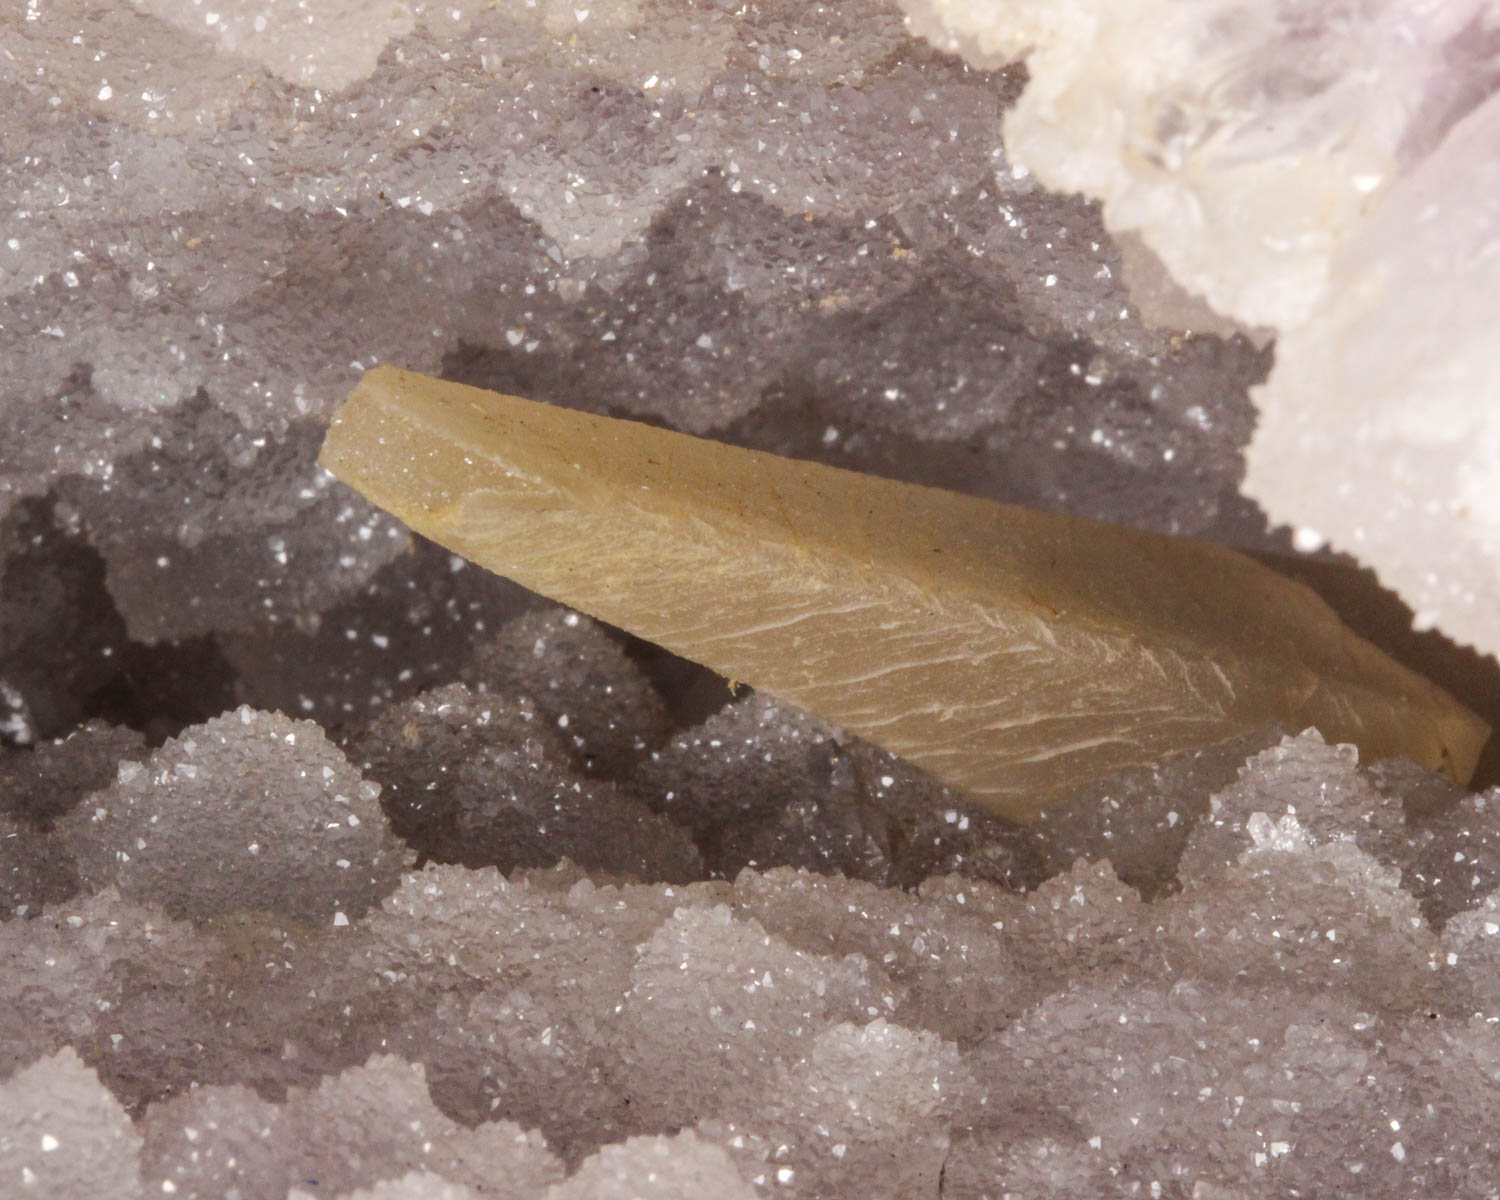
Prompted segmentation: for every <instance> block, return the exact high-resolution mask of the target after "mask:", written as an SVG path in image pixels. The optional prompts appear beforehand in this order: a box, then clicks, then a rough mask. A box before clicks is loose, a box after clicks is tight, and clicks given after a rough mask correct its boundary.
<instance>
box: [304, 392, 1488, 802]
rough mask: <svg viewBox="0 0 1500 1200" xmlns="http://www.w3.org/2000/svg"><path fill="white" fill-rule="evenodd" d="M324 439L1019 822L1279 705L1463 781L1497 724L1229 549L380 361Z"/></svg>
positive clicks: (447, 535)
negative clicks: (753, 447)
mask: <svg viewBox="0 0 1500 1200" xmlns="http://www.w3.org/2000/svg"><path fill="white" fill-rule="evenodd" d="M320 462H322V464H323V465H324V466H325V467H326V468H328V469H329V470H330V471H332V472H333V473H334V474H335V475H337V476H339V477H340V478H341V479H343V480H344V481H345V482H347V483H349V484H350V485H351V486H353V487H355V488H356V489H357V490H359V491H360V492H362V493H363V494H364V495H365V496H366V497H367V498H369V499H370V500H372V501H374V502H375V503H377V504H379V505H381V506H382V507H383V508H386V509H388V510H389V511H391V512H392V513H394V514H395V515H396V516H398V517H400V518H401V519H402V520H404V521H406V522H407V523H409V524H410V525H412V526H413V527H414V528H416V529H417V530H418V531H420V532H422V533H423V534H425V535H426V536H429V537H431V538H433V539H434V540H436V541H438V542H440V543H441V544H443V545H445V546H447V547H448V548H449V549H452V550H454V551H456V552H458V553H460V554H463V555H464V556H466V557H468V558H470V559H472V560H474V561H476V562H478V563H480V564H481V565H483V566H486V567H488V568H490V569H491V570H494V571H496V572H498V573H500V574H503V575H505V576H507V577H509V578H512V579H514V580H515V581H516V582H518V583H521V584H523V585H524V586H526V587H528V588H531V589H532V590H534V591H537V592H541V593H543V594H544V595H548V596H551V597H554V598H556V599H560V600H563V601H564V602H565V603H568V604H572V605H574V606H576V607H578V608H580V609H582V610H584V611H586V612H588V613H590V614H591V615H594V616H597V617H599V618H601V619H603V620H606V621H609V622H611V623H613V624H615V625H619V626H622V627H624V628H626V629H628V630H630V631H631V632H634V633H636V634H639V635H640V636H642V637H645V638H648V639H650V640H651V641H654V642H657V643H659V644H661V645H663V646H666V647H667V648H668V649H671V650H673V651H675V652H676V653H678V654H681V655H683V656H685V657H688V658H691V659H694V660H696V661H698V662H701V663H704V664H706V665H709V666H711V667H713V668H714V669H716V670H718V671H721V672H723V673H724V674H726V675H728V676H730V677H731V678H735V679H740V680H744V681H746V682H749V683H752V684H754V685H755V686H757V687H760V688H763V689H765V690H766V691H768V692H770V693H772V694H774V695H777V696H780V697H782V698H785V699H788V700H791V701H792V702H794V703H797V704H800V705H803V706H804V707H807V708H809V709H811V710H812V711H814V712H818V713H820V714H822V715H824V716H826V717H828V718H830V719H832V720H835V721H837V722H839V723H840V724H842V725H844V726H846V727H848V728H849V729H851V730H853V731H854V732H856V733H859V734H861V735H863V736H867V737H869V738H871V739H873V740H875V741H877V742H878V743H880V744H881V745H883V746H885V747H886V748H888V749H890V750H893V751H895V752H897V753H899V754H901V755H903V756H905V757H907V758H909V759H911V760H912V761H914V762H916V763H919V764H921V765H923V766H925V767H927V768H928V769H929V770H931V771H933V773H934V774H936V775H938V776H939V777H940V778H943V779H945V780H947V781H949V782H951V783H953V784H956V785H958V786H959V787H961V788H963V789H965V790H966V791H967V792H969V793H970V794H971V795H972V796H974V797H975V798H976V799H977V800H979V801H980V802H981V803H983V804H984V805H985V806H987V807H988V808H990V809H991V810H992V811H995V812H998V813H1002V814H1004V815H1007V816H1011V817H1015V818H1019V819H1026V818H1029V817H1031V816H1034V815H1035V814H1036V812H1037V811H1038V810H1040V809H1041V808H1043V807H1045V806H1047V805H1048V804H1050V803H1052V802H1054V801H1056V800H1059V799H1062V798H1064V797H1066V796H1068V795H1071V794H1073V793H1074V792H1076V791H1077V790H1078V789H1079V788H1080V787H1082V786H1083V785H1085V784H1087V783H1089V782H1091V781H1092V780H1094V779H1097V778H1099V777H1101V776H1103V775H1106V774H1108V773H1110V772H1112V771H1115V770H1118V769H1120V768H1121V767H1124V766H1128V765H1132V764H1137V763H1145V762H1151V761H1155V760H1158V759H1161V758H1164V757H1168V756H1171V755H1173V754H1175V753H1180V752H1182V751H1185V750H1188V749H1192V748H1196V747H1201V746H1205V745H1210V744H1213V743H1216V742H1220V741H1223V740H1225V739H1227V738H1230V737H1234V736H1237V735H1240V734H1244V733H1246V732H1249V731H1252V730H1254V729H1257V728H1260V727H1261V726H1264V725H1265V724H1267V723H1268V722H1271V721H1275V720H1280V721H1284V722H1286V723H1288V724H1290V725H1294V726H1296V727H1297V728H1301V727H1304V726H1316V727H1318V728H1319V729H1320V730H1321V731H1322V732H1323V733H1324V735H1325V736H1327V737H1329V738H1330V739H1336V740H1339V741H1347V742H1352V743H1354V744H1356V745H1358V746H1359V747H1360V750H1361V752H1362V753H1363V754H1364V755H1365V756H1366V757H1369V758H1381V757H1386V756H1391V755H1398V754H1400V755H1406V756H1408V757H1411V758H1413V759H1415V760H1417V761H1418V762H1421V763H1424V764H1426V765H1428V766H1429V767H1432V768H1435V769H1442V770H1443V771H1445V772H1447V773H1448V774H1449V775H1451V776H1452V777H1453V778H1455V779H1459V780H1466V779H1467V778H1468V775H1469V774H1470V772H1471V771H1472V770H1473V766H1474V763H1475V760H1476V758H1477V756H1478V753H1479V750H1480V748H1481V746H1482V745H1483V743H1484V740H1485V738H1486V736H1487V733H1488V730H1487V729H1486V728H1485V727H1484V725H1483V724H1482V723H1481V722H1480V721H1479V720H1478V719H1477V718H1475V717H1474V716H1473V715H1472V714H1471V713H1469V712H1467V711H1466V710H1465V709H1463V708H1462V707H1461V706H1460V705H1458V704H1457V703H1456V702H1455V701H1453V700H1452V699H1451V698H1450V697H1448V696H1446V695H1445V694H1444V693H1443V692H1441V691H1440V690H1439V689H1438V688H1436V687H1435V686H1433V685H1432V684H1430V683H1428V682H1427V681H1426V680H1424V679H1422V678H1420V677H1418V676H1416V675H1414V674H1413V673H1411V672H1409V671H1407V670H1406V669H1405V668H1403V667H1400V666H1398V665H1396V664H1395V663H1394V662H1392V661H1390V660H1389V659H1387V658H1386V657H1385V656H1384V655H1382V654H1381V653H1380V652H1379V651H1377V650H1376V649H1375V648H1374V647H1372V646H1370V645H1369V644H1368V643H1366V642H1364V641H1362V640H1361V639H1359V638H1358V637H1356V636H1355V635H1354V634H1353V633H1351V632H1350V631H1349V630H1347V629H1346V628H1344V627H1343V626H1342V625H1341V624H1340V623H1339V621H1338V619H1337V618H1336V617H1335V615H1334V614H1333V612H1332V611H1331V610H1330V609H1329V608H1328V607H1327V606H1326V605H1325V604H1324V603H1323V602H1322V601H1321V600H1319V599H1318V598H1317V597H1316V596H1315V595H1314V594H1313V593H1312V592H1310V591H1308V590H1307V589H1305V588H1303V587H1301V586H1300V585H1297V584H1294V583H1291V582H1290V581H1288V580H1285V579H1283V578H1282V577H1281V576H1279V575H1277V574H1275V573H1274V572H1272V571H1270V570H1268V569H1267V568H1265V567H1262V566H1260V565H1259V564H1257V563H1255V562H1253V561H1251V560H1249V559H1247V558H1245V557H1243V556H1241V555H1238V554H1236V553H1233V552H1231V551H1228V550H1225V549H1223V548H1221V547H1216V546H1211V545H1207V544H1200V543H1195V542H1191V541H1187V540H1182V539H1173V538H1168V537H1164V536H1161V535H1157V534H1151V533H1146V532H1142V531H1139V530H1128V529H1123V528H1117V527H1113V526H1108V525H1104V524H1101V523H1098V522H1093V521H1086V520H1081V519H1078V518H1072V517H1064V516H1059V515H1055V514H1047V513H1041V512H1035V511H1031V510H1027V509H1023V508H1019V507H1016V506H1012V505H1001V504H995V503H992V502H989V501H985V500H981V499H977V498H974V497H967V496H962V495H958V494H956V493H951V492H945V491H940V490H937V489H933V488H925V487H920V486H915V485H911V484H904V483H898V482H894V481H890V480H885V479H880V478H877V477H873V476H867V475H860V474H856V473H854V472H850V471H843V470H839V469H837V468H832V467H827V466H823V465H820V464H815V463H809V462H800V461H797V460H793V459H786V458H781V457H778V456H775V455H769V454H764V453H760V452H756V451H750V450H743V449H739V448H736V447H731V446H726V445H723V444H720V443H716V442H710V441H705V440H702V439H698V438H693V437H689V436H686V435H683V434H678V433H674V432H669V431H664V430H659V429H655V428H653V427H650V426H646V425H642V424H639V423H635V422H630V421H620V420H614V419H611V418H606V417H599V416H595V415H592V414H586V413H578V412H573V411H570V410H566V409H560V408H556V407H552V406H548V405H543V404H537V403H534V402H531V401H527V400H521V399H518V398H515V397H509V396H501V395H498V394H496V393H493V392H486V391H483V390H481V389H477V388H472V387H467V386H463V385H459V384H453V383H448V382H444V381H441V380H437V379H432V378H428V377H426V376H422V375H418V374H414V373H410V372H405V371H401V370H398V369H395V368H391V367H382V368H377V369H376V370H373V371H371V372H369V373H367V374H366V376H365V378H364V381H363V382H362V383H361V384H360V386H359V387H358V388H356V389H355V391H354V392H353V394H352V395H351V396H350V398H349V400H348V401H347V402H346V403H345V405H344V407H343V408H342V409H340V410H339V412H338V414H337V415H336V416H335V418H334V420H333V423H332V425H331V427H330V430H329V435H328V439H327V441H326V442H325V445H324V448H323V453H322V455H321V458H320Z"/></svg>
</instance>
